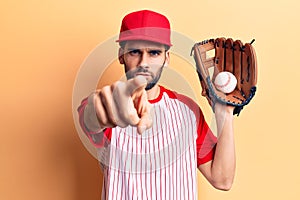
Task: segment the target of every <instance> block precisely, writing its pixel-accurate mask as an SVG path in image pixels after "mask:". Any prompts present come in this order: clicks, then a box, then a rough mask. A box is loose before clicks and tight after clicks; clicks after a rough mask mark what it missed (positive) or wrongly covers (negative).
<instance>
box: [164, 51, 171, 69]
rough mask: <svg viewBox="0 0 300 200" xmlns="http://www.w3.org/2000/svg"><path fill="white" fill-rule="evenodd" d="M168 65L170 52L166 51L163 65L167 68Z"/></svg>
mask: <svg viewBox="0 0 300 200" xmlns="http://www.w3.org/2000/svg"><path fill="white" fill-rule="evenodd" d="M169 63H170V52H169V51H166V61H165V64H164V67H167V66H168V65H169Z"/></svg>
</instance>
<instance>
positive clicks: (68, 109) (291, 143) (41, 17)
mask: <svg viewBox="0 0 300 200" xmlns="http://www.w3.org/2000/svg"><path fill="white" fill-rule="evenodd" d="M143 8H148V9H152V10H156V11H159V12H162V13H164V14H165V15H167V16H168V17H169V19H170V21H171V24H172V29H173V31H177V32H181V33H183V34H185V35H187V36H188V37H190V38H193V39H195V40H203V39H207V38H211V37H218V36H225V37H233V38H239V39H241V40H243V41H250V40H251V39H252V38H255V39H256V42H255V48H256V53H257V57H258V64H259V65H258V68H259V71H258V72H259V77H258V91H257V94H256V96H255V98H254V99H253V101H252V102H251V103H250V105H249V106H247V107H246V108H245V109H244V110H243V111H242V113H241V115H240V116H239V117H236V118H235V132H236V136H235V137H236V150H237V173H236V178H235V182H234V185H233V188H232V190H231V191H229V192H221V191H217V190H215V189H213V188H212V187H211V186H210V185H209V184H208V183H207V182H206V180H204V179H203V177H202V176H201V175H200V173H199V174H198V175H199V199H202V200H205V199H207V200H208V199H209V200H213V199H216V200H217V199H222V200H226V199H228V200H241V199H243V200H253V199H274V200H275V199H276V200H281V199H288V200H293V199H299V196H300V192H299V186H300V170H299V169H300V161H299V155H298V154H299V151H300V144H299V141H300V128H299V125H300V123H299V122H300V120H299V114H300V108H299V106H298V102H299V99H300V95H299V94H300V93H299V79H300V67H299V52H300V45H299V44H300V37H299V35H300V29H299V26H300V14H299V10H300V3H299V2H298V1H296V0H286V1H261V0H252V1H241V0H228V1H209V0H206V1H203V0H202V1H199V0H197V1H196V0H194V1H187V0H186V1H154V0H151V1H147V0H143V1H140V0H139V1H136V0H127V1H116V0H112V1H96V0H80V1H71V0H59V1H58V0H51V1H50V0H44V1H38V0H27V1H16V0H11V1H1V3H0V75H1V79H0V82H1V84H0V91H1V93H0V94H1V104H0V105H1V115H0V123H1V126H0V133H1V138H0V199H3V200H19V199H26V200H27V199H28V200H38V199H43V200H53V199H55V200H87V199H88V200H93V199H95V200H96V199H100V191H101V173H100V170H99V167H98V163H97V161H96V160H95V159H94V158H93V157H92V156H91V155H90V154H89V152H88V151H87V150H86V149H85V148H84V146H83V145H82V143H81V141H80V139H79V137H78V135H77V132H76V129H75V126H74V123H73V117H72V90H73V84H74V81H75V78H76V73H77V71H78V70H79V68H80V65H81V63H82V62H83V61H84V59H85V58H86V57H87V55H88V54H89V53H90V52H91V51H92V50H93V49H94V48H95V47H96V46H97V45H98V44H99V43H101V42H103V41H104V40H107V39H108V38H110V37H111V36H114V35H115V34H117V33H118V30H119V27H120V21H121V19H122V17H123V16H124V15H125V14H126V13H128V12H130V11H133V10H138V9H143ZM175 60H176V58H175ZM178 60H179V61H178V62H180V59H178ZM171 62H172V61H171ZM172 66H173V67H174V68H176V69H180V66H179V64H178V65H177V64H176V62H172V65H171V67H172ZM181 70H182V69H181ZM183 71H184V70H183ZM190 82H191V85H194V87H195V89H199V83H198V80H197V78H196V76H194V78H191V79H190ZM197 99H198V100H199V102H200V103H202V102H203V103H202V104H203V106H204V110H205V111H206V112H207V113H208V114H207V115H209V110H208V109H205V107H206V105H207V104H206V102H205V101H203V100H202V99H201V97H200V96H199V95H198V96H197ZM202 104H201V105H202ZM208 118H209V117H208Z"/></svg>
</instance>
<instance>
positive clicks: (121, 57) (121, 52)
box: [118, 48, 124, 65]
mask: <svg viewBox="0 0 300 200" xmlns="http://www.w3.org/2000/svg"><path fill="white" fill-rule="evenodd" d="M118 57H119V62H120V64H121V65H123V64H124V49H122V48H119V53H118Z"/></svg>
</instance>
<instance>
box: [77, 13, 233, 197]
mask: <svg viewBox="0 0 300 200" xmlns="http://www.w3.org/2000/svg"><path fill="white" fill-rule="evenodd" d="M170 32H171V31H170V24H169V21H168V19H167V18H166V17H165V16H163V15H161V14H159V13H156V12H153V11H149V10H142V11H137V12H133V13H130V14H128V15H126V16H125V17H124V18H123V21H122V26H121V32H120V35H119V40H117V42H119V44H120V49H119V61H120V63H121V64H123V65H124V68H125V72H126V77H127V79H128V81H127V82H120V81H118V82H116V83H114V84H112V85H110V86H105V87H103V88H101V89H100V90H97V91H95V92H94V93H93V94H91V95H90V96H89V97H88V98H86V99H84V100H83V101H82V104H81V106H80V107H79V108H78V111H79V117H80V124H81V127H82V129H83V130H84V132H85V133H86V135H87V136H88V137H89V138H90V140H91V142H92V143H93V144H94V145H95V146H96V147H97V148H98V149H99V152H100V153H99V155H100V156H99V159H100V162H101V165H102V167H103V174H104V184H103V191H102V198H103V199H184V200H185V199H197V186H196V185H197V181H196V168H198V169H199V170H200V172H201V173H202V174H203V175H204V176H205V178H206V179H207V180H208V181H209V182H210V183H211V184H212V185H213V186H214V187H215V188H217V189H221V190H229V189H230V188H231V185H232V182H233V178H234V173H235V148H234V135H233V107H231V106H225V105H220V104H218V103H216V105H215V107H214V111H215V115H216V124H217V135H218V140H217V139H216V138H215V136H214V135H213V134H212V132H211V130H210V129H209V127H208V125H207V123H206V121H205V119H204V116H203V114H202V112H201V110H200V108H199V106H198V105H197V104H196V103H195V102H193V101H192V100H191V99H190V98H188V97H186V96H184V95H181V94H177V93H176V92H174V91H171V90H168V89H166V88H164V87H162V86H160V85H158V80H159V79H160V76H161V73H162V70H163V68H164V67H165V66H167V65H168V64H169V62H170V53H169V48H170V47H171V45H172V44H171V41H170Z"/></svg>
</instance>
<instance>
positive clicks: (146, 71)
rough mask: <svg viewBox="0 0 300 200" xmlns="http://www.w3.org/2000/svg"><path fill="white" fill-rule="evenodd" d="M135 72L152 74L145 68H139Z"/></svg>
mask: <svg viewBox="0 0 300 200" xmlns="http://www.w3.org/2000/svg"><path fill="white" fill-rule="evenodd" d="M135 72H137V73H138V72H142V73H150V72H149V70H148V69H146V68H143V67H139V68H137V70H136V71H135Z"/></svg>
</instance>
